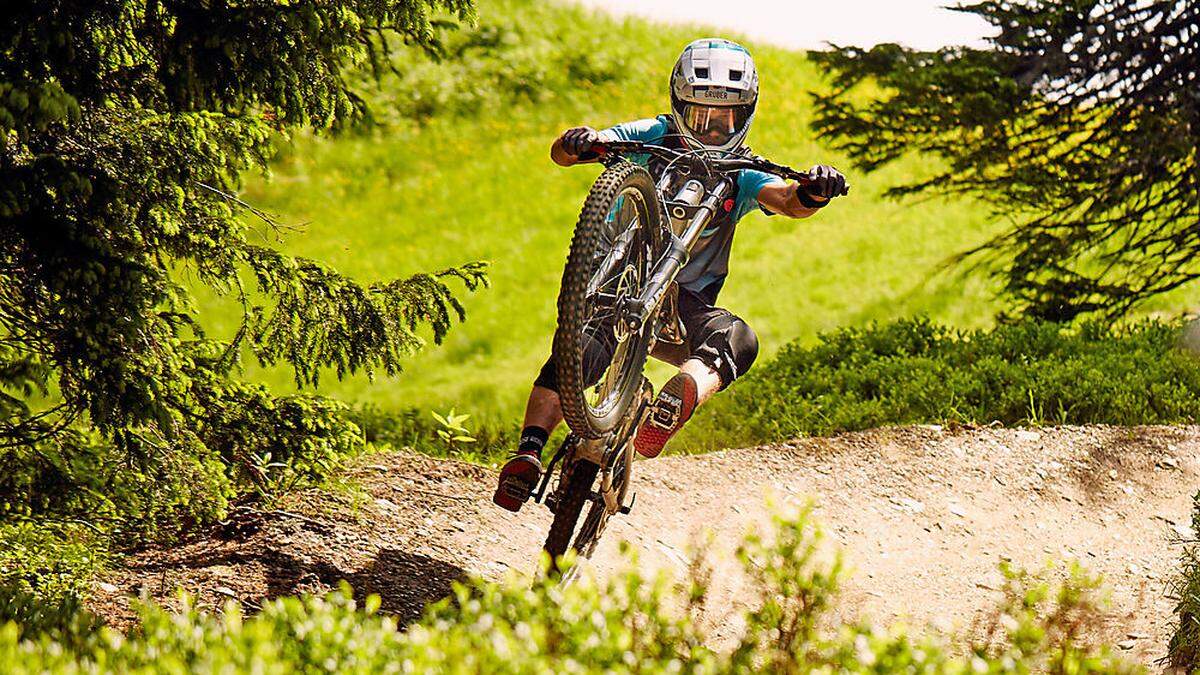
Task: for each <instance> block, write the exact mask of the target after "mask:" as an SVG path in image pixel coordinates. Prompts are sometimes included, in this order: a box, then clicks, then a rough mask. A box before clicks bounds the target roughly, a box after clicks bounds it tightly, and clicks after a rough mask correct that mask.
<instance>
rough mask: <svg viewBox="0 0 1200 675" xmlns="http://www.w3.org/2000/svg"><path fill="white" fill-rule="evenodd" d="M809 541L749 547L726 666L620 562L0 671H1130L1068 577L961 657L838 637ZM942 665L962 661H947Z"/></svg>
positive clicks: (928, 647)
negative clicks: (559, 577) (409, 611)
mask: <svg viewBox="0 0 1200 675" xmlns="http://www.w3.org/2000/svg"><path fill="white" fill-rule="evenodd" d="M819 542H820V532H819V531H818V530H817V529H816V528H815V526H814V525H813V524H812V523H811V522H810V521H809V519H808V512H807V511H803V512H801V513H800V514H799V515H798V516H796V517H793V518H787V519H784V518H778V519H776V522H775V531H774V533H773V534H772V535H771V536H768V537H751V538H749V539H747V540H746V541H745V543H744V544H743V545H742V546H741V548H740V549H739V557H740V560H741V561H742V563H743V565H744V568H745V571H746V573H747V575H748V577H749V579H750V580H751V582H752V585H751V586H750V588H751V589H752V590H751V591H749V592H750V593H753V595H750V596H749V597H748V598H747V599H748V600H749V601H750V602H751V603H752V604H756V605H757V606H756V607H755V609H754V610H753V611H751V612H750V613H749V614H748V615H747V620H746V631H745V633H744V635H743V636H742V638H741V639H740V641H739V643H738V644H737V645H736V646H735V648H734V649H733V650H732V651H730V652H716V651H713V650H711V649H710V648H708V647H706V646H705V641H706V637H707V636H706V635H705V634H704V632H703V631H702V630H701V629H700V628H699V624H698V622H696V621H694V620H693V618H692V616H693V611H694V610H695V609H697V608H698V607H701V606H703V603H704V600H705V593H706V590H707V583H706V578H707V575H706V574H703V573H700V572H701V571H702V570H703V564H702V562H696V563H695V564H694V565H693V571H694V572H696V573H694V574H692V575H689V580H688V583H686V584H683V585H681V584H674V583H671V582H669V581H667V580H666V579H665V578H664V577H661V576H659V577H656V578H654V579H649V578H647V577H646V576H644V575H643V574H640V573H639V572H637V571H636V569H637V567H636V561H635V560H633V559H630V564H629V565H628V566H627V568H626V570H625V571H623V572H620V573H616V574H614V575H612V576H610V577H609V578H608V579H607V580H606V581H603V582H599V583H597V582H593V581H590V580H588V579H586V578H585V579H584V580H582V581H581V582H580V583H577V584H574V585H570V586H563V585H559V584H557V583H555V582H553V581H551V580H548V579H545V578H542V579H540V580H538V581H535V582H534V583H533V585H532V587H530V586H529V585H528V584H527V583H524V582H521V581H518V580H515V579H514V580H511V581H509V582H506V583H500V584H496V583H488V582H484V581H478V580H476V581H473V582H471V583H470V584H459V585H458V586H456V588H455V592H454V595H453V597H451V598H448V599H446V600H443V601H441V602H439V603H437V604H435V605H432V606H430V607H429V608H427V610H426V612H425V614H424V616H423V617H422V618H421V619H420V620H419V621H418V622H417V623H415V624H413V625H411V626H408V627H407V628H406V629H405V630H401V629H400V627H398V626H397V624H396V622H395V620H394V619H393V618H391V617H387V616H380V615H379V614H377V613H376V612H377V610H378V608H379V601H378V599H377V598H369V599H368V600H367V601H366V603H365V606H361V607H360V606H359V605H358V604H357V603H356V602H355V601H354V600H353V599H352V598H351V593H350V589H349V588H348V587H343V588H342V590H340V591H338V592H335V593H333V594H330V595H327V596H324V597H313V596H309V597H303V598H283V599H279V600H275V601H273V602H269V603H267V604H266V605H265V606H264V607H263V608H262V610H261V611H260V612H259V613H257V614H255V615H254V616H252V617H249V618H247V617H244V616H243V615H242V613H241V610H240V608H239V607H238V605H236V604H235V603H232V602H231V603H230V604H228V605H227V606H226V608H225V611H224V613H223V615H222V616H219V617H218V616H214V615H210V614H205V613H202V612H199V611H197V610H196V609H195V608H194V607H191V606H190V605H188V604H187V602H186V600H185V603H184V609H183V611H181V612H180V613H178V614H169V613H167V612H165V611H164V610H163V609H161V608H159V607H156V606H153V605H150V606H146V607H144V608H143V609H142V615H141V621H140V623H139V625H138V627H137V629H136V630H134V631H133V632H132V633H131V634H130V635H129V636H120V635H118V634H116V633H114V632H112V631H110V630H107V629H106V630H104V631H103V632H101V633H100V634H98V635H96V634H90V636H89V634H87V633H83V635H84V636H85V637H83V638H78V639H73V640H68V641H67V642H65V643H64V642H63V641H62V640H61V639H60V637H59V636H61V635H62V633H54V632H48V633H41V634H34V633H33V632H30V631H27V632H26V635H25V637H22V633H21V629H20V628H19V627H18V626H17V625H16V624H11V623H10V624H8V625H6V626H2V627H0V662H2V663H4V664H5V666H6V672H10V673H67V672H78V671H80V670H83V671H86V672H122V673H148V672H178V673H211V672H245V671H253V672H263V673H275V672H280V673H282V672H305V673H325V672H337V673H399V672H404V673H514V674H515V673H634V672H636V673H721V674H724V673H730V674H732V673H753V672H772V673H810V672H834V671H840V672H898V671H907V672H926V673H967V672H974V673H983V672H995V673H999V672H1014V673H1021V672H1038V671H1045V672H1052V673H1090V672H1103V673H1119V672H1129V671H1132V670H1134V667H1133V666H1130V665H1128V664H1125V663H1123V662H1122V661H1120V660H1119V659H1117V658H1116V657H1115V656H1113V654H1112V652H1111V651H1110V650H1109V649H1107V648H1106V647H1103V646H1096V645H1092V644H1089V643H1088V642H1087V641H1086V640H1085V639H1083V637H1082V632H1081V629H1083V628H1086V627H1088V626H1091V625H1093V624H1094V622H1095V620H1096V619H1097V616H1098V613H1097V612H1098V610H1097V601H1096V597H1097V596H1096V583H1095V581H1094V580H1091V579H1088V578H1086V577H1085V576H1082V575H1078V574H1077V575H1074V576H1072V577H1071V578H1070V579H1069V580H1068V581H1066V582H1065V583H1063V584H1061V585H1059V586H1058V587H1057V589H1052V588H1051V587H1050V586H1049V585H1047V584H1046V583H1045V582H1043V581H1041V580H1040V579H1037V578H1035V577H1031V576H1029V575H1025V574H1020V573H1013V572H1009V573H1008V575H1007V578H1008V580H1009V581H1008V586H1007V588H1006V594H1005V600H1004V601H1003V602H1002V603H1001V604H1000V605H999V606H998V608H997V610H996V612H995V614H994V616H993V621H992V622H991V625H992V626H993V627H994V630H992V631H991V632H990V633H988V634H987V635H985V636H984V637H983V638H982V639H981V640H980V641H978V642H976V643H970V644H963V645H957V646H955V645H954V643H953V642H952V641H950V640H949V638H948V637H947V636H927V635H919V634H910V633H908V632H905V631H904V630H903V629H899V628H897V629H892V630H880V629H877V628H874V627H871V626H869V625H867V624H865V623H862V622H852V623H839V622H838V621H836V620H835V619H834V617H832V616H831V615H830V613H829V610H830V608H832V607H834V606H835V605H836V603H837V587H838V578H839V574H840V566H839V565H838V564H836V563H834V564H825V563H822V562H820V560H821V557H820V556H818V555H816V552H817V550H818V544H819ZM956 654H963V655H961V656H959V655H956Z"/></svg>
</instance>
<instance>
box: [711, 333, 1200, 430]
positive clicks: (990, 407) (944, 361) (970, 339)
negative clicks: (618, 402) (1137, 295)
mask: <svg viewBox="0 0 1200 675" xmlns="http://www.w3.org/2000/svg"><path fill="white" fill-rule="evenodd" d="M1178 335H1179V327H1178V326H1177V325H1174V324H1169V323H1162V322H1156V321H1144V322H1141V323H1137V324H1133V325H1129V326H1125V327H1117V328H1108V327H1105V326H1102V325H1100V324H1096V323H1087V324H1083V325H1081V326H1079V327H1077V328H1067V327H1063V326H1061V325H1059V324H1051V323H1037V322H1024V323H1016V324H1009V325H1000V326H997V327H996V328H993V329H991V330H974V331H963V330H957V329H952V328H948V327H945V326H940V325H937V324H934V323H931V322H930V321H928V320H926V319H906V320H901V321H897V322H895V323H891V324H885V325H876V324H872V325H871V326H869V327H867V328H861V329H860V328H845V329H842V330H839V331H836V332H834V333H830V334H826V335H822V336H821V337H820V343H819V344H818V345H816V346H813V347H807V346H804V345H801V344H800V343H798V342H794V343H792V344H790V345H788V346H786V347H784V348H783V349H782V350H781V351H780V353H779V355H778V356H777V357H776V358H775V359H774V360H773V361H770V362H768V363H766V364H763V365H761V366H759V367H758V368H756V369H755V370H754V371H751V372H750V373H749V375H748V376H747V377H746V378H745V380H744V381H740V382H738V384H737V385H736V386H734V387H733V388H732V389H730V390H729V392H728V393H726V394H724V395H722V396H720V397H718V398H717V399H715V400H714V401H713V403H712V404H711V405H710V406H709V408H708V409H707V410H705V411H704V413H703V414H702V415H700V416H698V417H697V419H696V420H695V421H694V422H693V423H692V424H691V425H689V426H690V427H691V428H690V429H689V431H688V438H689V439H690V440H692V442H693V444H694V445H699V446H700V447H703V448H706V449H707V448H711V447H726V446H732V445H735V444H749V443H759V442H770V441H775V440H783V439H787V438H793V437H796V436H800V435H806V434H829V433H836V432H839V431H851V430H859V429H866V428H870V427H876V426H881V425H889V424H919V423H964V424H965V423H974V424H987V423H991V422H997V421H998V422H1000V423H1003V424H1005V425H1020V424H1032V425H1040V424H1096V423H1105V424H1128V425H1133V424H1175V423H1189V422H1192V421H1194V420H1196V419H1197V417H1198V416H1200V396H1198V394H1200V360H1198V359H1197V358H1196V357H1195V356H1194V355H1193V354H1191V353H1189V352H1185V351H1183V350H1180V349H1178V348H1177V347H1176V344H1177V340H1178Z"/></svg>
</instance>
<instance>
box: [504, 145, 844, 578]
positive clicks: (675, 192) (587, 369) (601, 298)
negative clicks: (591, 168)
mask: <svg viewBox="0 0 1200 675" xmlns="http://www.w3.org/2000/svg"><path fill="white" fill-rule="evenodd" d="M594 150H595V151H596V152H597V154H598V155H599V156H600V160H601V162H603V163H604V165H605V170H604V172H603V173H602V174H601V175H600V177H599V178H597V179H596V182H595V183H594V184H593V185H592V188H591V191H590V192H589V193H588V197H587V200H586V201H585V202H584V205H583V210H582V211H581V212H580V215H579V221H578V223H577V224H576V226H575V234H574V238H573V239H572V241H571V250H570V254H569V255H568V257H567V264H566V268H565V269H564V270H563V276H562V285H561V287H560V290H559V296H558V326H557V329H556V331H555V334H554V352H553V353H554V360H555V364H556V367H557V370H558V382H559V397H560V399H561V401H562V411H563V416H564V418H565V419H566V422H567V426H568V427H569V428H570V433H569V434H568V435H567V437H566V439H565V440H564V441H563V443H562V444H561V445H560V446H559V448H558V450H557V451H556V452H555V454H554V456H553V457H552V458H551V460H550V462H549V464H548V465H547V467H546V470H545V472H544V473H543V475H542V478H541V480H540V482H539V483H538V485H537V486H536V487H535V486H513V489H523V490H524V495H523V496H522V499H524V498H526V497H528V496H529V494H530V490H532V492H533V497H534V499H535V501H538V502H542V503H544V504H545V505H546V506H547V507H549V508H550V510H551V511H552V512H553V513H554V520H553V523H552V524H551V526H550V532H549V533H548V535H547V536H546V543H545V546H544V550H545V551H546V552H547V553H549V554H550V559H551V561H552V565H554V564H557V560H558V558H559V556H561V555H562V554H563V553H565V552H566V551H567V549H568V547H570V548H573V549H574V550H575V551H576V552H577V553H578V554H579V556H580V557H583V558H586V557H589V556H590V555H591V554H592V552H593V551H594V550H595V548H596V545H597V543H598V542H599V539H600V535H601V534H602V533H603V532H604V529H605V526H606V525H607V523H608V520H609V518H610V517H612V516H613V515H616V514H620V513H629V511H630V509H631V508H632V507H633V503H634V497H635V495H633V494H631V493H630V490H629V486H630V476H631V473H632V467H633V455H634V447H633V440H634V435H635V434H636V432H637V429H638V426H639V425H640V424H641V422H642V420H643V418H644V416H646V415H647V414H650V412H651V405H650V404H651V401H652V400H653V394H654V392H653V387H652V386H651V385H650V383H649V381H648V380H646V378H645V377H644V375H643V373H642V370H643V367H644V365H645V363H646V358H647V356H648V355H649V354H650V353H651V351H652V350H654V351H655V355H656V356H657V355H659V354H658V350H659V348H660V347H661V348H662V349H663V351H664V352H670V351H671V347H680V346H682V344H683V337H682V331H681V328H680V324H679V320H678V316H677V313H676V308H675V303H674V301H673V298H674V297H675V292H676V291H677V288H676V287H675V278H676V276H677V275H678V274H679V272H680V270H681V269H683V266H684V265H685V264H686V263H687V261H688V257H689V255H690V253H691V251H692V249H693V247H694V246H695V245H696V243H697V242H698V241H700V238H701V233H702V232H704V230H705V227H706V226H707V225H708V223H709V222H710V221H712V219H713V218H714V216H715V215H716V214H717V213H718V209H724V210H726V211H728V210H730V209H731V208H732V200H731V199H730V196H731V195H732V194H733V192H734V191H735V189H736V180H737V171H738V170H740V169H757V170H760V171H765V172H768V173H772V174H775V175H777V176H780V177H781V178H784V179H790V180H794V181H797V182H799V183H800V184H801V185H804V184H807V183H809V182H811V178H810V176H809V175H808V174H807V173H804V172H800V171H796V170H795V169H791V168H789V167H786V166H783V165H780V164H774V163H772V162H769V161H767V160H765V159H763V158H762V157H757V156H752V155H749V154H736V153H713V152H712V151H696V150H678V149H673V148H668V147H665V146H661V145H652V144H646V143H641V142H638V141H620V142H609V143H602V144H599V145H597V146H594ZM635 160H643V161H645V162H646V163H651V162H657V163H658V164H657V167H658V168H660V169H661V170H660V171H657V173H658V174H659V178H658V180H657V181H656V180H655V179H654V178H653V177H652V176H651V174H650V171H648V170H647V169H646V168H645V167H644V166H642V164H641V163H639V161H635ZM847 190H848V188H847ZM598 347H600V348H598ZM676 352H678V350H676ZM597 354H602V355H607V354H611V358H610V359H608V360H607V363H605V362H601V361H598V360H597V359H598V357H597ZM666 360H670V359H669V358H668V359H666ZM585 506H586V507H588V511H587V515H586V516H585V517H584V518H583V523H582V525H579V518H580V516H581V515H582V514H583V510H584V507H585ZM577 525H578V527H577ZM555 569H556V568H555Z"/></svg>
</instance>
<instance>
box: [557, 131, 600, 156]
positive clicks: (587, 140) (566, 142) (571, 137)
mask: <svg viewBox="0 0 1200 675" xmlns="http://www.w3.org/2000/svg"><path fill="white" fill-rule="evenodd" d="M559 141H560V142H561V143H562V149H563V151H565V152H566V153H567V154H568V155H571V156H572V157H578V156H580V155H582V154H583V153H585V152H587V151H589V150H591V149H592V146H593V145H595V144H596V143H598V142H599V141H600V132H598V131H596V130H595V129H593V128H591V127H573V128H571V129H567V130H566V131H564V132H563V133H562V136H560V137H559Z"/></svg>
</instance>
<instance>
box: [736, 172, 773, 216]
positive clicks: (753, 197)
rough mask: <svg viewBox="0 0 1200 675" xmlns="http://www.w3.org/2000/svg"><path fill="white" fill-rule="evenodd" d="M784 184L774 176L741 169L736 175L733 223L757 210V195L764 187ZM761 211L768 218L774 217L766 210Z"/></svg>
mask: <svg viewBox="0 0 1200 675" xmlns="http://www.w3.org/2000/svg"><path fill="white" fill-rule="evenodd" d="M784 183H785V181H784V180H783V179H782V178H780V177H779V176H776V175H775V174H771V173H767V172H765V171H756V170H754V169H742V171H741V172H740V173H739V174H738V198H737V204H736V205H735V206H734V216H735V217H734V221H735V222H736V221H738V220H741V219H742V217H743V216H745V215H746V214H747V213H750V212H751V211H753V210H754V209H755V208H759V203H758V193H759V192H761V191H762V189H763V188H764V187H766V186H768V185H776V184H778V185H783V184H784ZM762 211H763V213H765V214H767V215H768V216H773V215H775V214H773V213H771V212H770V211H768V210H766V209H762Z"/></svg>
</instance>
